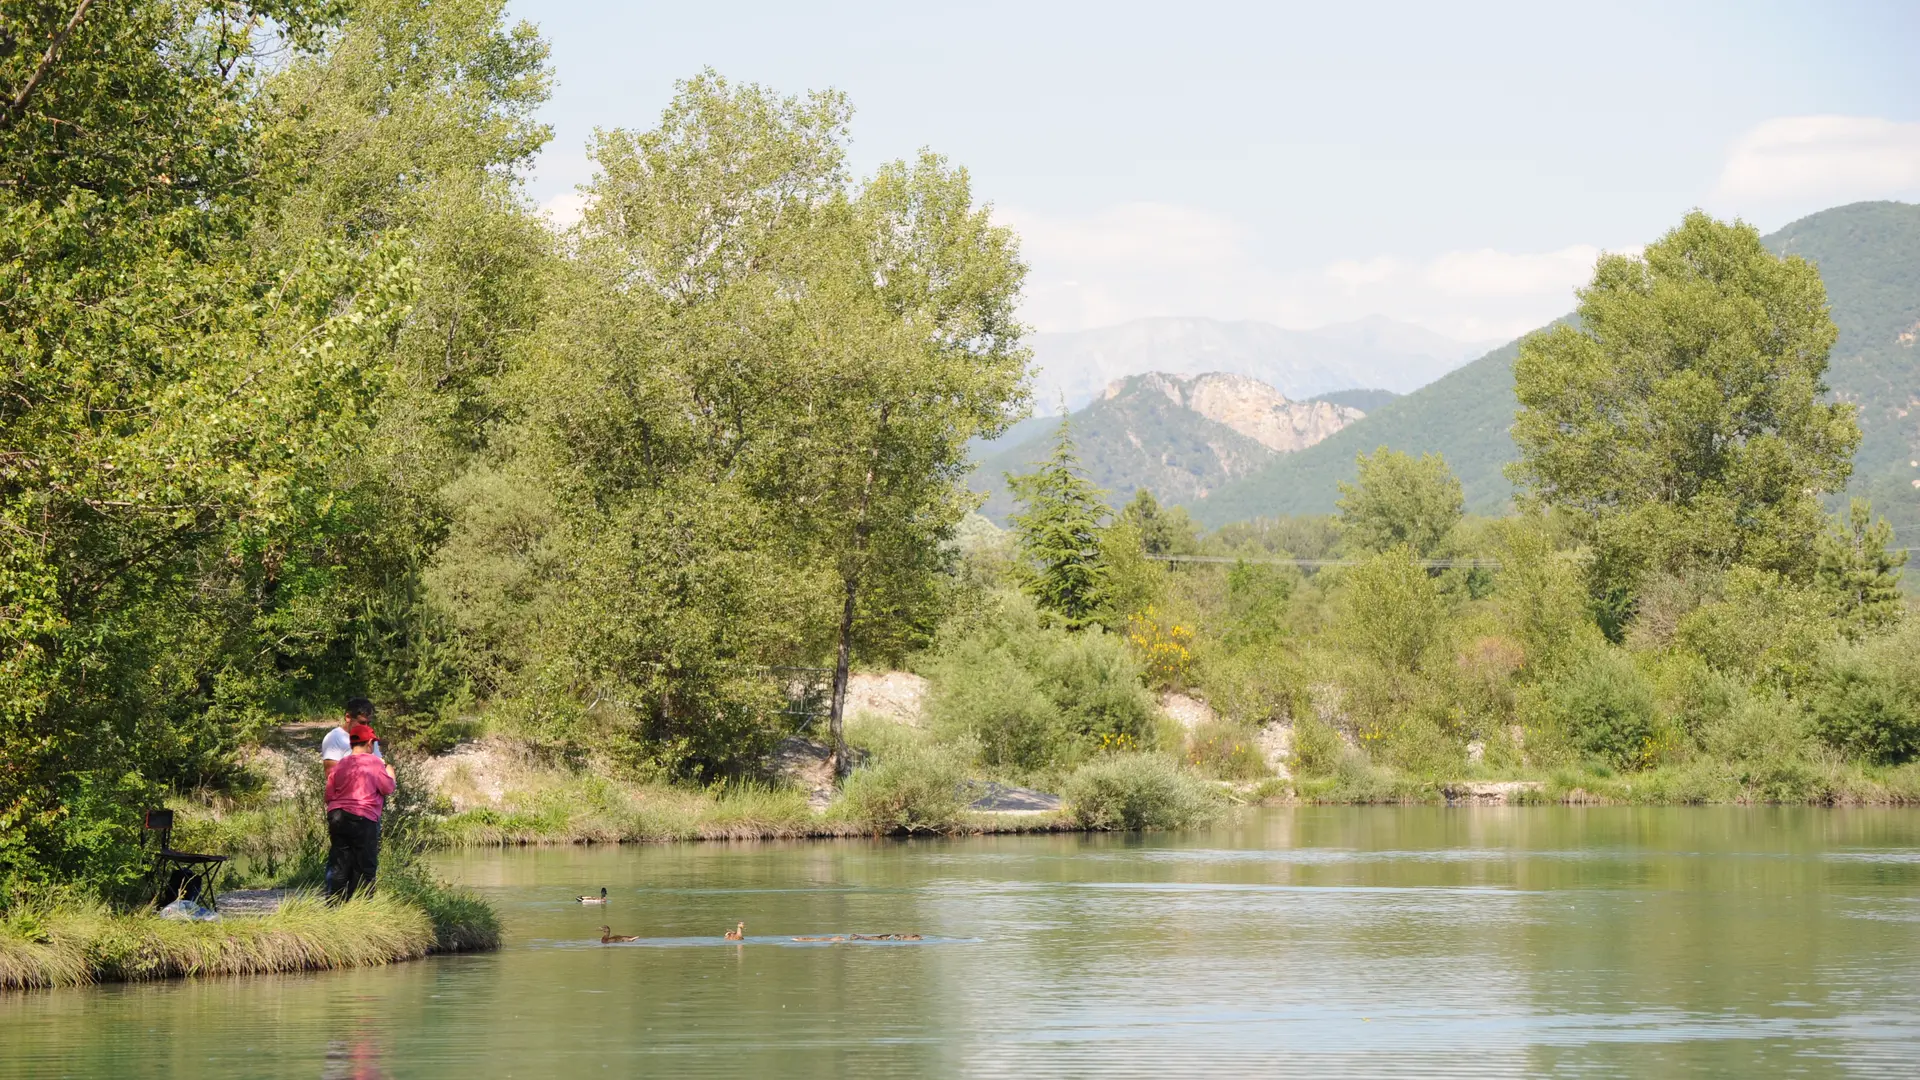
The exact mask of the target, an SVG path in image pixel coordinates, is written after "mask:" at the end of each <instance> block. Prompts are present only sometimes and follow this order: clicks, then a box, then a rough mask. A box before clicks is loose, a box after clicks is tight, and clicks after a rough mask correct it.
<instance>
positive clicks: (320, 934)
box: [0, 892, 437, 990]
mask: <svg viewBox="0 0 1920 1080" xmlns="http://www.w3.org/2000/svg"><path fill="white" fill-rule="evenodd" d="M436 945H437V935H436V932H435V929H434V921H433V918H432V917H431V916H430V915H429V913H428V911H427V910H426V909H425V908H424V907H422V906H421V905H419V904H418V903H414V902H410V901H409V900H408V899H407V898H406V897H403V896H401V895H398V894H397V893H384V892H383V893H376V894H373V895H371V896H366V897H363V898H356V899H354V900H352V901H351V902H349V903H346V904H342V905H340V906H338V907H330V906H328V905H326V904H324V903H322V902H320V901H319V900H317V899H315V898H314V897H312V896H311V895H306V894H299V895H295V896H292V897H290V898H288V899H287V900H286V901H285V902H284V903H282V904H281V906H280V908H279V910H277V911H275V912H273V913H272V914H269V915H258V916H234V917H229V918H224V919H220V920H217V921H212V922H187V921H175V920H170V919H162V918H160V917H158V916H156V915H153V914H151V913H141V914H117V913H114V912H112V911H110V910H109V909H107V908H106V907H104V906H102V905H84V904H72V903H66V904H58V905H54V906H51V907H42V908H36V909H28V910H16V911H14V912H12V913H10V914H9V916H8V918H7V919H6V920H5V921H4V922H0V989H6V990H20V989H31V988H35V987H47V986H78V985H82V984H85V983H90V982H122V981H124V982H133V981H141V980H148V979H166V978H176V977H180V976H193V975H259V974H267V973H273V972H287V971H315V970H331V969H335V968H349V967H368V966H376V965H381V964H390V963H393V962H395V961H398V960H411V959H414V958H416V957H420V956H425V955H426V954H427V953H428V952H431V951H433V950H434V948H435V947H436Z"/></svg>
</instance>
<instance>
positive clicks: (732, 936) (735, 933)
mask: <svg viewBox="0 0 1920 1080" xmlns="http://www.w3.org/2000/svg"><path fill="white" fill-rule="evenodd" d="M720 936H721V937H724V938H726V939H727V940H728V941H745V940H746V939H747V924H746V923H741V924H740V925H739V926H736V927H734V928H733V929H731V930H729V931H727V932H726V933H724V934H722V935H720Z"/></svg>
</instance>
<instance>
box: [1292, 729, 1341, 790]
mask: <svg viewBox="0 0 1920 1080" xmlns="http://www.w3.org/2000/svg"><path fill="white" fill-rule="evenodd" d="M1346 754H1347V744H1346V741H1345V740H1344V739H1342V738H1340V733H1339V732H1337V731H1335V730H1334V729H1333V725H1331V724H1329V723H1327V722H1326V721H1324V720H1321V719H1320V718H1319V717H1317V716H1302V717H1300V718H1299V719H1298V720H1295V721H1294V722H1293V771H1294V772H1296V773H1299V774H1300V775H1301V776H1331V775H1333V771H1334V769H1336V768H1338V767H1339V765H1340V759H1341V758H1343V757H1345V756H1346Z"/></svg>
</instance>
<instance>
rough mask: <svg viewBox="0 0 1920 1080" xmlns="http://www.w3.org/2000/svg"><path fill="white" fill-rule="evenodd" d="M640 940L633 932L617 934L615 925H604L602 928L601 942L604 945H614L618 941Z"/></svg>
mask: <svg viewBox="0 0 1920 1080" xmlns="http://www.w3.org/2000/svg"><path fill="white" fill-rule="evenodd" d="M639 940H640V939H639V938H637V937H634V936H633V935H632V934H616V933H614V932H613V927H611V926H603V927H601V928H600V944H602V945H612V944H613V943H614V942H616V941H639Z"/></svg>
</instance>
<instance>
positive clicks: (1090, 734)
mask: <svg viewBox="0 0 1920 1080" xmlns="http://www.w3.org/2000/svg"><path fill="white" fill-rule="evenodd" d="M1051 636H1052V638H1053V640H1052V641H1051V642H1050V643H1049V644H1051V646H1052V647H1051V648H1050V649H1048V650H1047V651H1046V652H1045V653H1043V654H1041V656H1040V663H1039V670H1038V671H1037V672H1036V674H1037V675H1038V676H1039V679H1040V685H1041V687H1042V688H1043V689H1044V690H1045V691H1046V693H1047V694H1048V695H1049V696H1050V697H1052V698H1053V703H1054V706H1055V708H1056V709H1058V710H1059V713H1060V716H1061V719H1062V720H1063V721H1064V722H1065V724H1066V728H1067V734H1068V736H1069V737H1070V738H1073V739H1075V740H1077V741H1078V742H1079V743H1080V748H1081V749H1083V750H1084V749H1086V748H1088V747H1090V746H1091V745H1092V744H1093V743H1096V742H1098V741H1099V739H1100V737H1101V736H1103V735H1126V736H1130V737H1132V738H1133V739H1135V740H1137V741H1145V740H1147V739H1150V738H1152V736H1153V719H1154V715H1155V714H1156V712H1157V710H1156V709H1155V707H1154V703H1153V698H1152V697H1151V696H1149V695H1148V694H1147V692H1146V691H1145V690H1144V689H1142V688H1141V685H1140V667H1139V665H1138V664H1136V663H1134V660H1133V657H1132V656H1130V655H1128V653H1127V649H1126V646H1125V645H1124V644H1123V643H1122V642H1121V641H1120V639H1119V637H1118V636H1116V635H1113V634H1109V633H1106V632H1105V631H1103V630H1100V629H1097V628H1095V629H1089V630H1085V631H1082V632H1080V633H1076V634H1064V633H1063V634H1057V635H1051Z"/></svg>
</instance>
